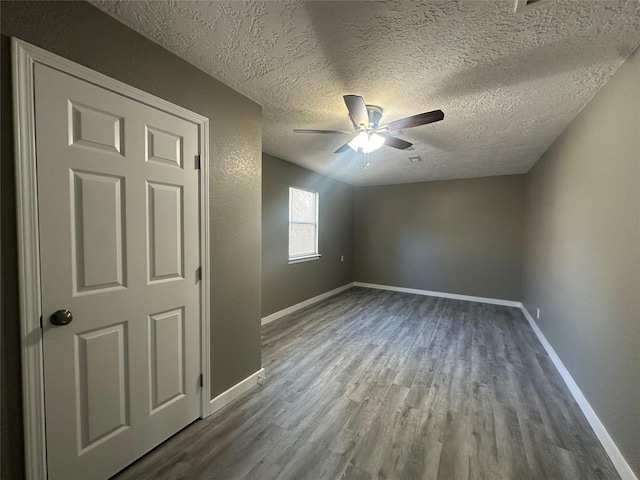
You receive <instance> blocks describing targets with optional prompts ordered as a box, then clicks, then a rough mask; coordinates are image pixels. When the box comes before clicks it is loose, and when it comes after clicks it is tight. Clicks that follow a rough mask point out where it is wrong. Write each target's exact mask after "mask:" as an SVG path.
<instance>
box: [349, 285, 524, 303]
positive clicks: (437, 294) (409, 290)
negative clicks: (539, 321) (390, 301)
mask: <svg viewBox="0 0 640 480" xmlns="http://www.w3.org/2000/svg"><path fill="white" fill-rule="evenodd" d="M355 286H356V287H365V288H375V289H378V290H390V291H392V292H403V293H414V294H416V295H428V296H430V297H442V298H452V299H454V300H466V301H468V302H480V303H490V304H492V305H503V306H505V307H517V308H519V307H520V306H521V305H522V304H521V303H520V302H516V301H514V300H500V299H497V298H485V297H474V296H472V295H460V294H457V293H445V292H432V291H431V290H419V289H417V288H405V287H393V286H390V285H378V284H376V283H363V282H355Z"/></svg>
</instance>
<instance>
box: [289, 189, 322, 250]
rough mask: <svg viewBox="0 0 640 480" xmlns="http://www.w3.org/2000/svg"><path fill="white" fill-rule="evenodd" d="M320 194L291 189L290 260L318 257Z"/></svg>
mask: <svg viewBox="0 0 640 480" xmlns="http://www.w3.org/2000/svg"><path fill="white" fill-rule="evenodd" d="M317 256H319V254H318V194H317V193H316V192H308V191H306V190H301V189H299V188H293V187H290V188H289V260H295V259H301V258H306V257H317Z"/></svg>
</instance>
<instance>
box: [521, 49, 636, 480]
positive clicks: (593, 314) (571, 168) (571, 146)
mask: <svg viewBox="0 0 640 480" xmlns="http://www.w3.org/2000/svg"><path fill="white" fill-rule="evenodd" d="M526 205H527V206H526V227H525V232H526V235H525V255H524V275H523V299H524V304H525V306H526V307H527V309H528V310H529V311H530V312H531V313H532V314H533V315H534V318H535V311H536V307H539V308H540V311H541V316H540V320H538V321H537V323H538V325H539V326H540V329H541V330H542V332H543V333H544V335H545V336H546V338H547V339H548V340H549V343H551V345H552V346H553V348H554V350H555V351H556V352H557V353H558V356H559V357H560V359H561V360H562V362H563V363H564V365H565V366H566V367H567V369H568V370H569V372H570V373H571V376H572V377H573V379H574V380H575V381H576V383H577V384H578V386H579V387H580V389H581V390H582V392H583V393H584V395H585V397H586V398H587V400H588V401H589V403H590V405H591V406H592V407H593V409H594V410H595V412H596V413H597V415H598V417H599V418H600V420H601V421H602V422H603V423H604V425H605V427H606V429H607V431H608V432H609V434H610V435H611V436H612V437H613V439H614V441H615V442H616V444H617V446H618V448H619V449H620V451H621V452H622V453H623V455H624V456H625V457H626V459H627V462H628V463H629V464H630V465H631V467H632V468H633V469H634V471H635V472H636V475H640V448H639V446H640V373H639V369H640V347H639V345H638V342H639V341H640V51H636V52H635V54H634V55H633V56H632V58H630V59H629V60H627V62H626V63H625V64H623V66H622V67H620V69H619V70H618V72H617V73H616V74H615V75H614V76H613V77H612V78H611V79H610V80H609V82H608V83H607V84H606V85H605V86H604V87H603V88H602V89H601V90H600V92H599V93H598V94H597V95H596V96H595V97H594V98H593V99H592V100H591V102H590V103H589V104H588V105H587V106H586V107H585V108H584V110H582V112H581V113H580V114H579V115H578V117H577V118H576V119H575V120H574V121H573V122H572V123H571V125H570V126H569V128H568V129H567V130H565V132H564V133H563V134H562V135H561V136H560V137H559V138H558V139H557V140H556V142H555V143H554V144H553V145H552V146H551V148H550V149H549V150H548V151H547V152H546V153H545V154H544V156H543V157H542V158H541V159H540V160H539V161H538V163H537V164H536V165H535V167H534V168H533V169H532V170H531V171H530V172H529V173H528V174H527V200H526Z"/></svg>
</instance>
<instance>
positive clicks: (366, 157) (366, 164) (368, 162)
mask: <svg viewBox="0 0 640 480" xmlns="http://www.w3.org/2000/svg"><path fill="white" fill-rule="evenodd" d="M363 155H364V157H362V158H363V160H364V165H363V167H362V170H366V169H367V168H369V165H371V162H370V161H369V153H365V154H363Z"/></svg>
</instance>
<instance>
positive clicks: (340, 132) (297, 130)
mask: <svg viewBox="0 0 640 480" xmlns="http://www.w3.org/2000/svg"><path fill="white" fill-rule="evenodd" d="M293 131H294V132H295V133H328V134H332V135H353V132H345V131H344V130H311V129H308V128H294V129H293Z"/></svg>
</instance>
